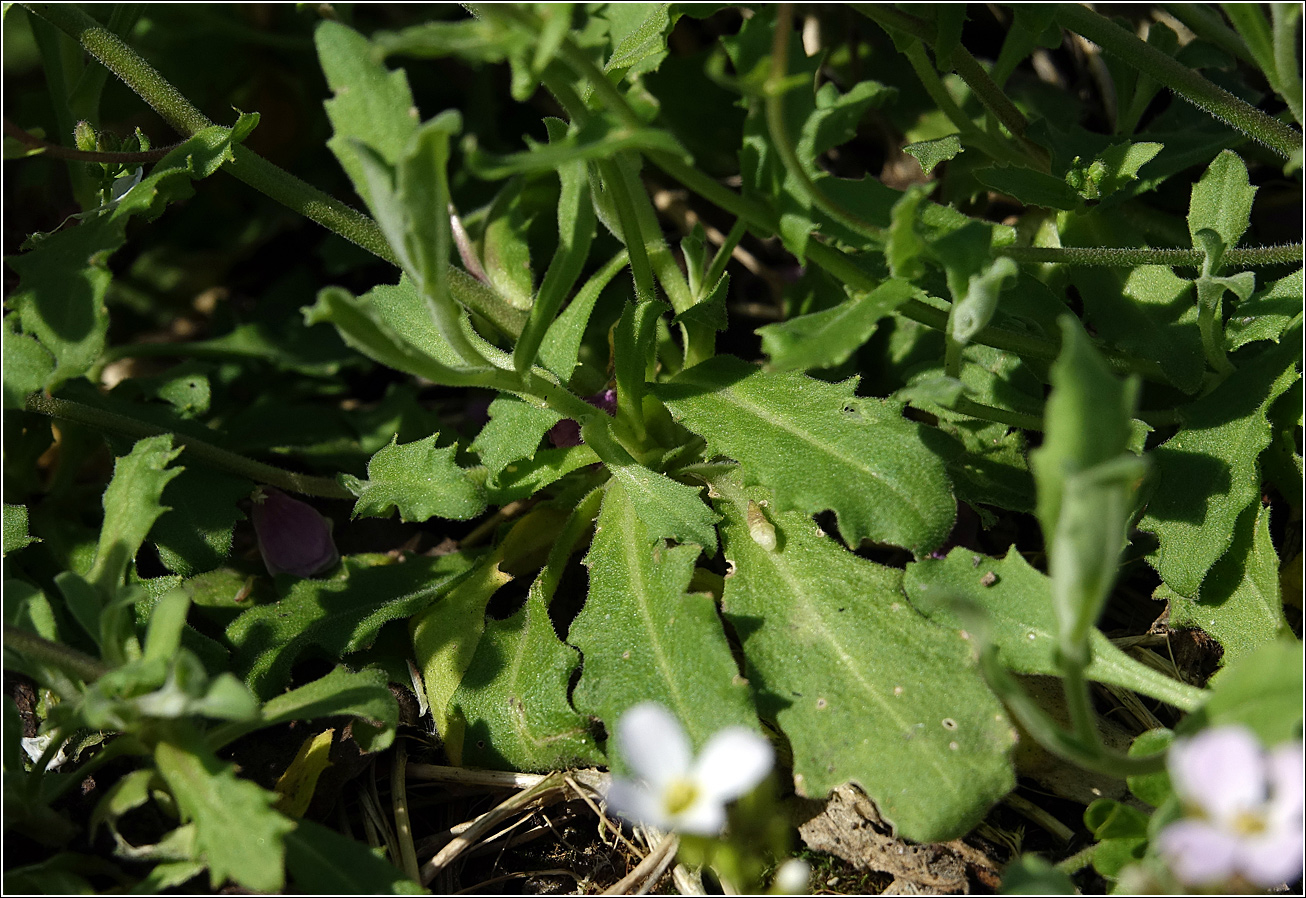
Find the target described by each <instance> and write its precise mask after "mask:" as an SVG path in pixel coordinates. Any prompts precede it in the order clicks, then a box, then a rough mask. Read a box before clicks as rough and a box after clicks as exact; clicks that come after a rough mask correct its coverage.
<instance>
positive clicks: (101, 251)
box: [5, 118, 247, 389]
mask: <svg viewBox="0 0 1306 898" xmlns="http://www.w3.org/2000/svg"><path fill="white" fill-rule="evenodd" d="M242 121H247V120H246V119H243V118H242ZM238 129H239V125H238ZM235 131H237V129H228V128H223V127H219V126H216V125H215V126H213V127H211V128H205V129H204V130H203V131H200V132H199V133H197V134H195V135H194V136H193V137H191V138H190V139H189V140H187V141H186V142H184V143H182V144H180V145H179V146H177V147H176V148H175V149H174V150H172V152H170V153H169V154H168V155H167V156H165V157H164V158H163V159H162V160H160V162H159V163H158V164H157V165H156V166H155V167H154V169H153V171H151V172H150V174H149V176H148V177H146V178H145V179H144V180H142V181H141V183H139V184H137V185H136V186H135V187H133V188H132V189H131V191H129V192H128V193H127V194H126V195H125V196H124V197H123V198H122V199H121V200H120V201H119V202H118V203H117V204H116V205H113V206H105V207H103V208H102V209H99V210H96V211H93V212H91V213H87V216H88V217H87V218H86V219H85V220H83V221H82V222H81V223H80V224H79V225H78V226H77V227H72V228H66V229H63V230H59V231H56V232H54V233H51V234H45V235H38V236H37V237H34V238H31V239H29V241H28V245H29V246H30V249H28V251H27V252H25V253H23V254H22V255H19V256H15V257H13V258H11V259H9V260H8V262H9V265H10V267H11V268H13V269H14V271H16V272H17V273H18V275H19V283H18V287H17V288H16V289H15V290H14V291H13V293H12V294H11V295H10V296H9V298H8V300H7V301H6V304H7V305H8V306H9V308H11V309H13V310H14V312H15V314H16V315H17V316H18V320H19V323H20V325H21V330H22V332H23V333H24V334H26V335H28V336H31V337H35V338H36V339H37V340H39V341H40V343H41V345H42V346H44V347H45V349H47V350H48V351H49V352H50V353H51V354H52V355H53V356H54V360H55V367H54V370H53V372H51V373H50V374H49V375H48V377H47V378H46V380H45V382H44V383H43V384H42V386H44V387H45V388H46V389H54V388H55V387H57V386H58V385H59V384H60V383H62V382H63V381H65V380H68V379H70V378H74V377H78V376H80V375H82V374H84V373H86V372H87V371H88V370H90V368H91V366H92V365H94V364H95V362H96V361H97V360H98V359H99V357H100V352H101V351H102V350H103V348H104V340H105V334H106V332H107V330H108V326H109V316H108V312H107V310H106V309H105V306H104V297H105V293H106V292H107V290H108V288H109V282H110V281H111V280H112V274H111V273H110V271H109V265H108V263H109V257H110V256H111V255H112V254H113V253H114V252H116V251H117V250H118V248H119V247H121V246H122V245H123V243H125V242H126V239H127V236H126V231H127V224H128V221H129V220H130V219H131V218H132V216H134V215H140V216H141V217H142V218H144V219H145V220H147V221H152V220H153V219H155V218H158V216H159V215H161V214H162V213H163V210H164V209H165V208H166V206H167V204H168V203H170V202H174V201H177V200H181V199H185V198H187V197H189V196H191V195H192V194H193V193H194V189H193V188H192V187H191V181H192V180H196V179H199V178H204V177H208V176H209V175H210V174H212V173H213V172H215V171H217V170H218V168H219V167H221V165H222V164H223V163H224V162H226V161H228V160H230V159H231V158H232V155H231V148H232V142H233V132H235ZM5 343H6V346H8V344H9V338H6V340H5ZM6 352H9V350H8V349H7V350H6ZM18 356H19V359H20V369H19V370H20V372H21V373H22V374H23V375H24V376H25V377H27V378H31V377H33V376H35V373H36V372H37V371H38V370H40V368H41V367H43V360H42V359H41V358H40V357H39V356H38V355H36V354H35V353H34V352H33V351H32V347H30V346H28V345H26V344H21V348H19V349H18ZM23 385H24V383H23V382H21V379H20V383H19V386H20V387H21V386H23Z"/></svg>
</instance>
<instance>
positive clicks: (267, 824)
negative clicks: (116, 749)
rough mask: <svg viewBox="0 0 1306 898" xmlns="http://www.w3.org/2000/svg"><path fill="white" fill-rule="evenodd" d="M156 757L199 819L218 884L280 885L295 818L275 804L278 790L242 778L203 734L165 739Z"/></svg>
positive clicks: (186, 814)
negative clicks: (206, 742)
mask: <svg viewBox="0 0 1306 898" xmlns="http://www.w3.org/2000/svg"><path fill="white" fill-rule="evenodd" d="M154 763H155V764H156V765H157V766H158V770H159V773H160V774H161V775H162V776H163V778H164V780H165V781H166V782H167V783H168V788H169V789H170V790H171V791H172V795H173V797H174V798H175V799H176V800H177V807H178V809H179V810H180V811H181V816H182V819H183V820H193V821H195V838H196V846H197V847H198V849H199V851H200V855H201V857H202V859H203V860H204V862H205V863H207V864H208V867H209V878H210V881H211V883H212V885H213V887H214V888H217V887H219V886H221V885H222V884H223V883H224V882H226V881H227V880H228V879H232V880H235V881H236V882H237V883H239V884H241V885H243V886H245V887H246V888H249V889H254V890H257V891H265V892H275V891H278V890H280V889H281V887H282V886H283V885H284V884H285V873H284V871H283V869H282V865H283V861H284V858H285V844H284V839H285V837H286V834H287V833H289V832H290V831H291V830H292V829H294V828H295V824H294V822H293V821H291V820H289V819H288V818H286V817H284V816H282V815H281V814H278V813H277V812H276V811H274V810H272V803H273V801H275V800H276V796H275V795H274V794H273V793H271V792H268V791H267V790H265V789H260V788H259V787H258V786H256V785H255V784H254V783H251V782H249V781H248V780H242V779H240V778H238V777H237V776H236V774H235V772H234V770H233V768H232V765H231V764H228V763H224V762H222V761H220V760H218V758H217V757H216V756H215V755H214V754H213V753H212V752H211V751H209V750H208V749H207V748H206V747H205V746H204V744H203V742H202V741H201V740H200V739H199V738H198V737H197V736H193V735H192V737H191V738H189V739H187V740H186V742H184V743H174V742H169V741H164V742H160V743H159V744H158V746H156V747H155V749H154Z"/></svg>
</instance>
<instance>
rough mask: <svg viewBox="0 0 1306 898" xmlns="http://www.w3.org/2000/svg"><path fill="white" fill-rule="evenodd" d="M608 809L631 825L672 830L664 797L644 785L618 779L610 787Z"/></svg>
mask: <svg viewBox="0 0 1306 898" xmlns="http://www.w3.org/2000/svg"><path fill="white" fill-rule="evenodd" d="M607 799H608V807H609V808H610V809H611V810H612V811H613V812H614V813H616V814H619V815H620V816H622V817H624V818H626V819H627V820H629V821H630V822H631V823H643V824H645V825H647V826H654V827H657V828H658V829H670V828H671V821H670V820H669V819H668V818H667V817H666V815H665V813H664V812H663V807H662V796H661V795H660V794H657V793H655V792H653V791H652V790H650V789H649V788H648V786H647V785H645V784H644V783H639V782H635V781H633V780H624V779H616V778H614V779H613V780H612V783H611V785H609V786H608V794H607Z"/></svg>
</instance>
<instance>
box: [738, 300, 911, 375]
mask: <svg viewBox="0 0 1306 898" xmlns="http://www.w3.org/2000/svg"><path fill="white" fill-rule="evenodd" d="M916 292H917V288H916V287H914V286H912V284H911V283H909V282H908V281H904V280H899V279H897V278H894V279H891V280H888V281H885V282H884V283H883V284H881V285H880V286H879V287H876V288H875V289H874V290H872V291H871V292H870V293H862V294H858V295H855V296H853V297H852V298H850V299H848V300H847V301H845V302H842V303H840V304H839V305H837V306H835V307H834V308H833V309H826V310H825V311H823V312H813V313H812V314H810V315H799V316H798V317H796V318H790V319H789V320H788V321H784V322H781V323H780V324H768V325H766V326H765V327H760V328H758V329H757V333H758V336H760V337H761V338H762V351H763V352H765V353H766V354H767V355H768V356H770V357H771V363H770V367H771V369H772V370H775V371H793V370H800V371H806V370H808V369H810V368H833V367H835V366H836V365H841V364H843V363H844V362H845V361H847V359H848V357H849V356H851V355H852V354H853V353H854V352H856V351H857V349H858V348H860V347H861V346H862V344H864V343H865V342H866V341H867V340H869V339H870V338H871V335H872V334H874V333H875V330H876V327H877V325H878V324H879V322H880V320H881V319H882V318H884V317H886V316H888V315H890V314H892V313H893V310H894V309H896V308H898V306H900V305H902V304H903V303H904V302H906V301H907V300H908V299H911V298H912V297H913V296H914V295H915V294H916Z"/></svg>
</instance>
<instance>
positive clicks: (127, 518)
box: [87, 434, 182, 595]
mask: <svg viewBox="0 0 1306 898" xmlns="http://www.w3.org/2000/svg"><path fill="white" fill-rule="evenodd" d="M180 452H181V449H179V448H178V449H174V448H173V447H172V434H161V435H160V436H156V437H147V438H146V439H143V440H139V441H137V443H136V445H135V446H134V447H133V448H132V451H131V452H130V453H129V454H128V455H126V456H123V457H122V458H119V459H117V460H116V461H115V462H114V465H113V479H112V480H111V481H109V487H108V489H106V490H105V491H104V500H103V504H104V524H103V525H102V527H101V529H100V542H99V545H98V547H97V548H96V551H95V564H94V565H93V566H92V568H91V572H90V574H89V576H88V578H87V579H89V580H90V581H91V582H92V583H94V584H95V585H96V586H98V587H99V588H100V589H101V590H102V591H103V592H104V594H105V595H111V594H112V593H113V590H114V589H115V588H116V587H117V586H118V585H119V584H120V583H122V580H123V577H124V576H125V575H126V573H127V566H128V565H129V564H131V563H132V561H133V559H135V558H136V552H137V550H138V549H140V547H141V543H143V542H145V537H146V536H148V535H149V532H150V528H151V527H153V526H154V522H155V521H157V520H158V519H159V516H160V515H162V514H163V513H164V512H165V511H167V508H165V507H164V506H163V505H162V504H160V498H161V497H162V495H163V491H164V488H165V487H166V486H167V485H168V482H169V481H171V480H172V479H173V478H174V477H176V476H177V475H178V474H180V473H181V470H182V469H181V468H169V467H168V465H169V464H170V463H171V462H172V460H173V459H175V458H176V457H177V455H178V454H179V453H180Z"/></svg>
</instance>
